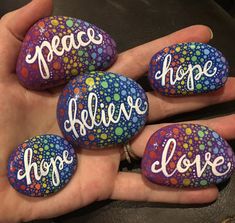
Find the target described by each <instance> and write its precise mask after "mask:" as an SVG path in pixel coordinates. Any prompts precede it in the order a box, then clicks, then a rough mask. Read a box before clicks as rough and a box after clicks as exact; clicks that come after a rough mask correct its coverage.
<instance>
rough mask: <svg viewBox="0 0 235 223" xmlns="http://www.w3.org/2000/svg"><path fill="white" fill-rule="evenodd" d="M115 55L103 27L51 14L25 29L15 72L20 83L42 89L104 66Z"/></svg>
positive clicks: (113, 44) (107, 65) (113, 43)
mask: <svg viewBox="0 0 235 223" xmlns="http://www.w3.org/2000/svg"><path fill="white" fill-rule="evenodd" d="M116 55H117V53H116V44H115V42H114V40H113V39H112V38H111V37H110V35H108V34H107V33H106V32H104V31H103V30H101V29H99V28H98V27H96V26H94V25H92V24H90V23H88V22H85V21H82V20H80V19H75V18H70V17H65V16H52V17H47V18H44V19H41V20H39V21H38V22H37V23H35V24H34V25H33V26H32V27H31V28H30V29H29V31H28V33H27V34H26V36H25V39H24V41H23V45H22V48H21V51H20V54H19V57H18V62H17V68H16V72H17V75H18V78H19V81H20V83H21V84H22V85H23V86H24V87H26V88H28V89H35V90H43V89H47V88H51V87H55V86H58V85H61V84H64V83H66V82H67V81H68V80H69V79H72V78H73V77H74V76H76V75H78V74H83V73H85V72H89V71H93V70H105V69H107V68H108V67H109V66H111V65H112V64H113V63H114V61H115V59H116Z"/></svg>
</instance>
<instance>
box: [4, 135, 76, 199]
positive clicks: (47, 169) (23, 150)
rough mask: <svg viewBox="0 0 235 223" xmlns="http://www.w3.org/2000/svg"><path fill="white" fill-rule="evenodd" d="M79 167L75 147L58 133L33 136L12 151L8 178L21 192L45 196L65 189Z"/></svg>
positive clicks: (33, 195) (28, 194)
mask: <svg viewBox="0 0 235 223" xmlns="http://www.w3.org/2000/svg"><path fill="white" fill-rule="evenodd" d="M76 167H77V157H76V153H75V151H74V149H73V147H72V146H71V145H70V144H69V143H68V142H67V141H66V140H65V139H63V138H61V137H60V136H56V135H41V136H36V137H33V138H31V139H29V140H27V141H25V142H24V143H22V144H21V145H19V146H18V147H17V148H16V149H15V151H14V152H13V153H12V154H11V156H10V158H9V162H8V179H9V182H10V184H11V185H12V186H13V188H15V190H17V191H18V192H20V193H22V194H25V195H27V196H31V197H45V196H47V195H49V194H52V193H55V192H57V191H59V190H60V189H62V188H63V187H64V186H65V185H66V184H67V183H68V182H69V180H70V179H71V177H72V175H73V174H74V172H75V170H76Z"/></svg>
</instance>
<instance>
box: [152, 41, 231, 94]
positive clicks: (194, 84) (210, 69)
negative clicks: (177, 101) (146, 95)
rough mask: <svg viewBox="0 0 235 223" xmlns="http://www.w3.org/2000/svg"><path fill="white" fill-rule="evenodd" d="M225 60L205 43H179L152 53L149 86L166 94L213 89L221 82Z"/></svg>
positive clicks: (222, 80)
mask: <svg viewBox="0 0 235 223" xmlns="http://www.w3.org/2000/svg"><path fill="white" fill-rule="evenodd" d="M227 76H228V62H227V61H226V59H225V57H224V56H223V55H222V53H221V52H220V51H219V50H217V49H215V48H213V47H212V46H210V45H208V44H205V43H195V42H191V43H180V44H175V45H172V46H169V47H166V48H164V49H163V50H161V51H160V52H158V53H156V54H155V55H154V56H153V57H152V59H151V61H150V64H149V76H148V77H149V81H150V84H151V86H152V88H153V89H154V90H156V91H158V92H159V93H161V94H163V95H167V96H187V95H195V94H201V93H208V92H211V91H215V90H217V89H219V88H221V87H223V86H224V84H225V82H226V80H227Z"/></svg>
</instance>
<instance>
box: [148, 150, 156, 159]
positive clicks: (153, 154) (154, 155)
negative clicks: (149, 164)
mask: <svg viewBox="0 0 235 223" xmlns="http://www.w3.org/2000/svg"><path fill="white" fill-rule="evenodd" d="M149 156H150V157H151V158H153V159H155V158H156V157H157V155H156V153H155V152H154V151H151V152H150V153H149Z"/></svg>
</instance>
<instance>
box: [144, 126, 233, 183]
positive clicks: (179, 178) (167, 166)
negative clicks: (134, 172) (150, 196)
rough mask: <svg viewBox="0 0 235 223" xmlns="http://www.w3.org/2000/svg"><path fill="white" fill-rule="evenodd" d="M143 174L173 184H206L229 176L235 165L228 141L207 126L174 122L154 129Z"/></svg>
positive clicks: (159, 181)
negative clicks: (155, 130)
mask: <svg viewBox="0 0 235 223" xmlns="http://www.w3.org/2000/svg"><path fill="white" fill-rule="evenodd" d="M141 166H142V174H143V175H144V176H145V177H146V178H147V179H148V180H150V181H151V182H153V183H156V184H160V185H164V186H172V187H205V186H208V185H210V184H217V183H220V182H222V181H224V180H226V179H228V178H229V177H230V176H231V175H232V172H233V171H234V166H235V156H234V153H233V151H232V148H231V147H230V146H229V144H228V143H227V142H226V141H225V140H224V139H222V138H221V137H220V136H219V135H218V133H216V132H215V131H213V130H212V129H209V128H208V127H205V126H201V125H195V124H175V125H169V126H166V127H164V128H162V129H160V130H158V131H157V132H155V133H154V134H153V135H152V136H151V137H150V139H149V141H148V143H147V146H146V149H145V152H144V156H143V159H142V164H141Z"/></svg>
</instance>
